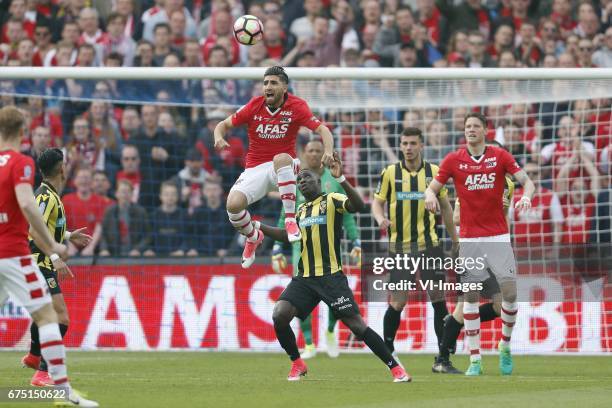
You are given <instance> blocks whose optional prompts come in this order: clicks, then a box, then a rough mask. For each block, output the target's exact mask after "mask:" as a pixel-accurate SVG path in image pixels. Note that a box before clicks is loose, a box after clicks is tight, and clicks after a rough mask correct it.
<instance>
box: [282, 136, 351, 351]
mask: <svg viewBox="0 0 612 408" xmlns="http://www.w3.org/2000/svg"><path fill="white" fill-rule="evenodd" d="M322 157H323V143H322V142H321V141H320V140H311V141H310V142H308V144H306V147H305V148H304V161H305V163H302V167H303V168H306V169H309V170H312V171H314V172H315V173H317V174H318V175H319V177H320V178H321V189H322V190H323V193H341V194H346V193H345V191H344V189H343V188H342V186H340V183H338V182H337V181H336V180H335V179H334V177H333V176H332V175H331V173H330V171H329V169H328V168H327V167H324V166H322V164H321V158H322ZM304 201H305V199H304V196H303V195H302V194H301V193H300V191H299V189H298V190H297V198H296V208H297V207H299V205H300V204H302V203H303V202H304ZM343 221H344V227H345V229H346V232H347V235H348V239H350V240H351V241H352V243H353V249H352V251H351V261H352V263H357V264H359V265H361V242H360V241H359V236H358V233H357V225H356V223H355V218H354V217H353V215H352V214H350V213H348V212H347V213H345V214H344V220H343ZM284 225H285V212H284V211H283V212H281V216H280V218H279V220H278V226H279V227H282V228H284ZM292 245H293V246H292V252H291V261H292V264H293V274H294V275H295V274H296V273H297V270H298V261H299V259H300V250H301V249H300V245H301V244H300V242H299V241H298V242H295V243H293V244H292ZM286 266H287V260H286V258H285V255H284V254H283V251H282V244H281V243H279V242H276V243H275V244H274V248H273V249H272V269H274V272H276V273H282V272H283V270H284V268H285V267H286ZM328 312H329V313H328V319H329V320H328V325H327V336H326V337H327V354H328V355H329V356H330V357H332V358H336V357H338V355H339V351H338V345H337V343H336V336H335V334H334V327H335V326H336V321H337V319H336V318H335V317H334V314H333V313H332V311H331V309H330V310H328ZM300 327H301V329H302V333H303V334H304V341H305V343H306V347H305V348H304V352H302V353H301V357H302V359H307V358H312V357H314V356H315V355H316V354H317V349H316V346H315V344H314V342H313V339H312V315H310V316H308V318H307V319H305V320H302V321H300Z"/></svg>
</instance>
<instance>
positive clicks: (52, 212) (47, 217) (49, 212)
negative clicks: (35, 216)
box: [36, 194, 58, 230]
mask: <svg viewBox="0 0 612 408" xmlns="http://www.w3.org/2000/svg"><path fill="white" fill-rule="evenodd" d="M36 204H37V205H38V210H39V211H40V215H42V218H43V221H44V222H45V224H47V227H49V229H50V230H54V229H55V221H56V220H57V210H58V207H57V203H56V201H55V199H54V197H53V196H52V195H51V194H38V195H37V196H36Z"/></svg>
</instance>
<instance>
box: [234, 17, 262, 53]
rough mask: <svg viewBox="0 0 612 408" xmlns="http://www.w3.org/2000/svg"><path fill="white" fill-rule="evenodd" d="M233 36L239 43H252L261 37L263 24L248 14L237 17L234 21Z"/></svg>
mask: <svg viewBox="0 0 612 408" xmlns="http://www.w3.org/2000/svg"><path fill="white" fill-rule="evenodd" d="M234 37H236V40H237V41H238V42H239V43H240V44H244V45H253V44H255V43H256V42H258V41H259V40H261V39H262V38H263V24H262V22H261V21H260V20H259V19H258V18H257V17H255V16H251V15H249V14H246V15H244V16H242V17H238V19H237V20H236V21H235V22H234Z"/></svg>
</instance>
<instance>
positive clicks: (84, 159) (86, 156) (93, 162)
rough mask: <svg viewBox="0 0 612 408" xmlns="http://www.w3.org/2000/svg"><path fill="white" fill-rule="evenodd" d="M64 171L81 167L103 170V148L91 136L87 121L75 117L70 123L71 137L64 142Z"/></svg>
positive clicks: (70, 173) (73, 170) (70, 172)
mask: <svg viewBox="0 0 612 408" xmlns="http://www.w3.org/2000/svg"><path fill="white" fill-rule="evenodd" d="M66 152H67V154H66V167H67V171H66V173H67V174H68V175H70V176H69V177H68V179H71V178H72V174H73V173H74V172H75V171H76V170H77V169H79V168H81V167H89V168H93V169H98V170H104V158H103V156H104V150H103V149H102V147H101V146H100V144H99V143H98V142H97V141H96V140H93V138H92V137H91V129H90V125H89V122H88V121H87V119H85V118H84V117H77V118H76V119H75V120H74V122H73V123H72V138H71V139H70V140H69V141H68V143H67V144H66Z"/></svg>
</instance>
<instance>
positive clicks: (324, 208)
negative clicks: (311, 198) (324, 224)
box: [319, 200, 327, 214]
mask: <svg viewBox="0 0 612 408" xmlns="http://www.w3.org/2000/svg"><path fill="white" fill-rule="evenodd" d="M319 214H327V200H322V201H321V204H319Z"/></svg>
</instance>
